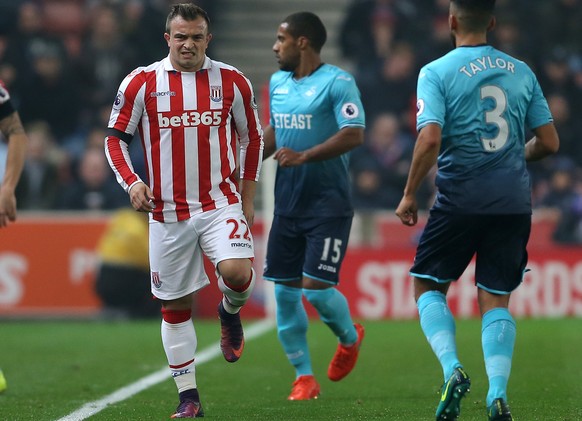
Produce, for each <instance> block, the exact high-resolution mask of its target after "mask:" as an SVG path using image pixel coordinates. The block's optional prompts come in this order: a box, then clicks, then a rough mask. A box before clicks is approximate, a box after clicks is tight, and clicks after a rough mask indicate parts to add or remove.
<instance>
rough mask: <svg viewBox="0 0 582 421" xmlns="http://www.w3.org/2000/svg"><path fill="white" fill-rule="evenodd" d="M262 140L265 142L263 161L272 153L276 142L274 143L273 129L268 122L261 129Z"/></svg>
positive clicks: (275, 147)
mask: <svg viewBox="0 0 582 421" xmlns="http://www.w3.org/2000/svg"><path fill="white" fill-rule="evenodd" d="M263 142H264V143H265V149H264V150H263V161H264V160H265V159H267V158H268V157H270V156H271V155H273V154H274V153H275V150H276V149H277V144H276V143H275V129H273V126H271V125H270V124H269V125H268V126H267V127H265V129H264V130H263Z"/></svg>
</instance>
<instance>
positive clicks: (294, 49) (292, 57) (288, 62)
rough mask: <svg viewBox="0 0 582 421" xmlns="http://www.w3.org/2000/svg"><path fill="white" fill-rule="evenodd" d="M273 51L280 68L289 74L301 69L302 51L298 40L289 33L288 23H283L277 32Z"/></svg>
mask: <svg viewBox="0 0 582 421" xmlns="http://www.w3.org/2000/svg"><path fill="white" fill-rule="evenodd" d="M273 51H274V52H275V57H277V62H278V63H279V68H280V69H281V70H285V71H287V72H293V71H295V69H297V68H298V67H299V63H300V61H301V50H300V49H299V45H298V40H297V39H295V38H293V37H292V36H291V35H290V34H289V32H287V23H285V22H283V23H282V24H281V25H279V29H278V30H277V40H276V41H275V44H273Z"/></svg>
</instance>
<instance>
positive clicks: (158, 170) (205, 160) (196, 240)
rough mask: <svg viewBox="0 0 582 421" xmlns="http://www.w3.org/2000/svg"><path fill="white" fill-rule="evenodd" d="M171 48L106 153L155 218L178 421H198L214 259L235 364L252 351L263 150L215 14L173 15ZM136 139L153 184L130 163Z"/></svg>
mask: <svg viewBox="0 0 582 421" xmlns="http://www.w3.org/2000/svg"><path fill="white" fill-rule="evenodd" d="M164 36H165V39H166V41H167V43H168V47H169V55H168V56H167V57H166V58H164V59H163V60H161V61H159V62H156V63H153V64H151V65H149V66H145V67H139V68H137V69H136V70H134V71H133V72H131V73H130V74H129V75H128V76H127V77H126V78H125V79H124V80H123V82H122V83H121V86H120V87H119V92H118V93H117V96H116V98H115V101H114V104H113V109H112V112H111V118H110V121H109V135H108V136H107V138H106V144H105V152H106V155H107V157H108V160H109V163H110V165H111V168H112V169H113V171H114V172H115V174H116V176H117V180H118V182H119V184H120V185H121V186H122V187H123V188H124V189H125V190H126V191H127V193H128V194H129V197H130V200H131V204H132V205H133V207H134V208H135V209H136V210H138V211H142V212H149V213H150V232H149V248H150V250H149V256H150V269H151V284H152V293H153V295H154V296H155V297H157V298H158V299H160V300H161V301H162V316H163V320H162V328H161V331H162V342H163V346H164V350H165V352H166V356H167V358H168V363H169V365H170V370H171V373H172V377H173V378H174V380H175V382H176V386H177V388H178V392H179V399H180V403H179V405H178V408H177V410H176V412H175V413H174V414H173V416H172V417H173V418H195V417H201V416H203V410H202V406H201V405H200V397H199V394H198V389H197V384H196V376H195V365H194V359H195V351H196V344H197V339H196V333H195V330H194V325H193V322H192V318H191V317H192V314H191V313H192V304H193V295H194V294H195V292H196V291H198V290H200V289H201V288H203V287H205V286H206V285H208V283H209V280H208V277H207V275H206V273H205V272H204V263H203V254H205V255H206V256H207V257H208V258H209V259H210V261H211V262H212V263H213V264H214V266H215V268H216V273H217V275H218V286H219V288H220V290H221V291H222V292H223V299H222V301H221V302H220V304H219V306H218V313H219V316H220V320H221V327H222V332H221V343H220V345H221V349H222V352H223V354H224V358H225V359H226V360H227V361H229V362H235V361H237V360H238V359H239V358H240V356H241V353H242V351H243V347H244V336H243V330H242V326H241V321H240V316H239V311H240V309H241V307H242V306H243V305H244V304H245V302H246V301H247V300H248V298H249V296H250V294H251V291H252V290H253V286H254V283H255V273H254V270H253V268H252V260H253V258H254V251H253V238H252V235H251V231H250V228H251V226H252V224H253V218H254V204H253V200H254V196H255V189H256V182H257V180H258V178H259V173H260V168H261V163H262V153H263V140H262V129H261V127H260V124H259V117H258V114H257V106H256V103H255V98H254V93H253V88H252V86H251V83H250V82H249V80H248V79H247V78H246V77H245V76H244V75H243V74H242V73H241V72H240V71H238V70H237V69H236V68H234V67H232V66H229V65H227V64H225V63H222V62H219V61H215V60H211V59H210V58H209V57H207V56H206V49H207V47H208V43H209V42H210V40H211V38H212V35H211V33H210V20H209V18H208V15H207V13H206V12H205V11H204V10H203V9H201V8H200V7H198V6H196V5H194V4H190V3H188V4H176V5H173V6H172V7H171V11H170V13H169V15H168V18H167V21H166V33H165V35H164ZM136 131H139V135H140V138H141V143H142V146H143V150H144V154H145V161H146V167H147V169H146V171H147V181H144V180H141V179H140V177H139V175H138V174H136V172H135V171H134V169H133V166H132V163H131V159H130V156H129V154H128V144H129V143H130V142H131V141H132V138H133V135H134V133H135V132H136ZM239 165H240V176H239V174H236V173H235V171H236V170H237V168H238V167H239ZM239 178H240V182H239Z"/></svg>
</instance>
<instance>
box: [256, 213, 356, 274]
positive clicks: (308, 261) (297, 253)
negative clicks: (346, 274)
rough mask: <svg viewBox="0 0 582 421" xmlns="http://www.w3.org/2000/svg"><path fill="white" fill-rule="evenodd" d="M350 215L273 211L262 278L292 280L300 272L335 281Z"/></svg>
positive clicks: (341, 259)
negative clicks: (306, 215)
mask: <svg viewBox="0 0 582 421" xmlns="http://www.w3.org/2000/svg"><path fill="white" fill-rule="evenodd" d="M351 227H352V217H351V216H348V217H337V218H330V217H326V218H289V217H284V216H277V215H275V217H274V219H273V223H272V225H271V231H270V233H269V243H268V245H267V257H266V260H265V271H264V273H263V278H264V279H266V280H269V281H277V282H284V281H295V280H299V279H302V278H303V276H306V277H308V278H312V279H316V280H318V281H322V282H326V283H330V284H334V285H337V283H338V282H339V272H340V268H341V264H342V261H343V259H344V256H345V253H346V248H347V245H348V240H349V237H350V229H351Z"/></svg>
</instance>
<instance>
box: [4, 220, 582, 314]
mask: <svg viewBox="0 0 582 421" xmlns="http://www.w3.org/2000/svg"><path fill="white" fill-rule="evenodd" d="M108 218H109V215H107V214H100V215H91V214H69V213H63V214H54V213H48V214H26V213H22V214H21V215H20V216H19V219H18V221H17V222H16V223H15V224H11V225H10V226H9V227H8V228H5V229H2V230H1V231H0V317H3V318H20V317H36V316H44V317H63V316H66V317H68V316H76V317H93V316H96V315H98V314H99V311H100V308H101V306H100V302H99V300H98V298H97V296H96V295H95V292H94V276H95V268H96V263H97V257H96V253H95V246H96V244H97V242H98V240H99V238H100V236H101V234H102V233H103V231H104V228H105V226H106V223H107V221H108ZM356 221H358V219H357V220H356ZM374 224H375V225H374V227H373V230H372V231H373V232H374V233H375V234H376V235H375V239H374V240H373V244H369V243H363V242H362V240H361V239H360V238H358V236H357V235H355V236H353V241H352V243H353V244H351V245H350V247H349V249H348V252H347V254H346V257H345V260H344V264H343V268H342V274H341V279H342V282H341V283H340V289H341V290H342V291H343V292H344V294H346V296H347V297H348V300H349V302H350V306H351V309H352V312H353V315H354V317H355V318H359V319H385V318H391V319H411V318H414V317H416V308H415V303H414V300H413V297H412V284H411V282H410V279H409V276H408V269H409V267H410V264H411V262H412V259H413V257H414V250H415V242H416V239H417V238H418V234H419V232H420V229H421V228H422V226H423V224H424V220H421V222H420V223H419V225H418V226H417V227H414V228H410V227H405V226H403V225H402V224H400V223H399V221H397V220H396V219H395V218H394V217H388V216H386V217H381V218H377V219H376V220H375V221H374ZM553 226H554V224H553V222H552V219H550V218H543V217H542V218H535V219H534V224H533V228H532V236H531V240H530V246H529V264H528V268H529V269H531V270H530V271H529V272H527V273H526V275H525V276H524V282H523V285H521V286H520V288H518V290H517V291H516V292H515V293H514V294H513V296H512V300H511V309H512V311H513V313H514V315H515V316H516V317H566V316H576V317H580V316H582V247H576V246H560V245H557V244H555V243H553V242H552V241H551V232H552V230H553ZM263 228H264V227H263V223H262V219H261V218H257V222H256V223H255V226H254V227H253V235H254V238H255V244H256V255H257V256H256V259H255V269H256V271H257V274H258V275H259V282H258V284H257V288H256V290H255V292H254V293H253V296H252V299H251V301H250V302H249V304H248V306H247V307H246V308H245V310H244V313H243V315H244V317H247V318H251V317H263V316H264V315H265V314H266V312H268V311H269V294H270V293H271V289H270V288H269V286H268V285H267V284H269V283H267V282H264V281H262V278H261V273H262V266H263V261H264V235H263ZM354 228H355V229H359V225H358V222H356V224H355V226H354ZM206 264H207V266H206V269H207V273H208V274H209V276H210V278H211V285H210V286H209V287H207V288H205V289H204V290H202V291H201V292H200V294H198V296H197V300H196V304H195V311H196V313H197V316H198V317H215V316H216V314H215V313H216V303H217V302H218V300H219V299H220V292H219V291H218V288H217V287H216V285H215V279H216V278H215V275H214V273H213V270H212V267H211V265H209V264H208V262H206ZM472 269H473V267H472V266H471V267H470V268H468V270H467V271H466V272H465V273H464V274H463V276H462V278H461V279H460V280H459V282H457V283H456V284H455V285H453V287H451V291H450V303H451V309H452V311H453V312H454V313H455V314H457V315H458V316H460V317H466V318H469V317H475V316H477V315H478V311H477V302H476V289H475V287H474V285H473V275H472V273H473V271H472ZM308 312H309V314H310V315H311V316H313V315H315V312H314V310H313V309H312V308H310V307H309V306H308Z"/></svg>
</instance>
